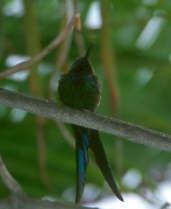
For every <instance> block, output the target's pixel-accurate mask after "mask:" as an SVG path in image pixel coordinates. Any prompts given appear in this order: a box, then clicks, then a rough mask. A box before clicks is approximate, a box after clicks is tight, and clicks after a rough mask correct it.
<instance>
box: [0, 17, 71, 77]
mask: <svg viewBox="0 0 171 209" xmlns="http://www.w3.org/2000/svg"><path fill="white" fill-rule="evenodd" d="M73 25H74V18H72V19H71V21H70V22H69V23H68V24H67V25H66V27H65V28H64V30H63V31H62V32H61V33H60V34H59V35H58V36H57V37H56V38H55V39H54V40H53V41H52V42H51V43H50V44H49V45H48V46H47V47H46V48H45V49H43V51H41V52H40V53H39V54H37V55H36V56H35V57H33V58H32V59H30V60H28V61H25V62H22V63H20V64H17V65H15V66H14V67H12V68H11V69H9V70H7V71H4V72H3V73H0V80H2V79H4V78H6V77H7V76H9V75H11V74H13V73H16V72H19V71H21V70H24V69H26V68H29V67H30V66H32V65H33V64H34V63H36V62H39V61H40V60H41V59H42V58H43V57H45V56H46V55H47V54H48V53H49V52H50V51H51V50H52V49H54V48H55V47H56V46H57V45H58V44H59V43H61V42H62V41H63V40H64V39H65V38H66V37H67V35H68V34H69V33H70V32H71V31H72V29H73Z"/></svg>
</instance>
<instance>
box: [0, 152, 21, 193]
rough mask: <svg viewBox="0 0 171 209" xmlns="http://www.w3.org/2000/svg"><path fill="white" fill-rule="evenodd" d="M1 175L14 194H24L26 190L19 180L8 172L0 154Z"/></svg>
mask: <svg viewBox="0 0 171 209" xmlns="http://www.w3.org/2000/svg"><path fill="white" fill-rule="evenodd" d="M0 177H1V179H2V182H3V183H4V184H5V185H6V187H7V188H8V189H9V190H10V192H11V193H12V194H22V195H23V196H24V192H23V190H22V188H21V187H20V185H19V184H18V183H17V181H16V180H15V179H14V178H13V177H12V175H11V174H10V173H9V172H8V170H7V168H6V166H5V164H4V162H3V160H2V157H1V156H0Z"/></svg>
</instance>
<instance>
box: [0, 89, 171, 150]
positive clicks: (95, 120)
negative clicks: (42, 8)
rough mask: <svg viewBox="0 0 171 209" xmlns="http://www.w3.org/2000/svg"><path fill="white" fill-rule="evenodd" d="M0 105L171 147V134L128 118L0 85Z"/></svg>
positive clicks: (167, 148) (163, 147) (145, 142)
mask: <svg viewBox="0 0 171 209" xmlns="http://www.w3.org/2000/svg"><path fill="white" fill-rule="evenodd" d="M0 105H5V106H10V107H12V108H19V109H22V110H25V111H28V112H30V113H33V114H36V115H40V116H42V117H45V118H51V119H53V120H56V121H62V122H66V123H71V124H75V125H80V126H83V127H87V128H91V129H96V130H99V131H103V132H106V133H110V134H113V135H116V136H119V137H123V138H126V139H128V140H129V141H132V142H135V143H139V144H144V145H147V146H152V147H156V148H158V149H161V150H166V151H171V136H170V135H168V134H165V133H162V132H159V131H154V130H151V129H148V128H144V127H143V126H138V125H134V124H132V123H129V122H125V121H121V120H117V119H115V118H109V117H106V116H103V115H97V114H95V113H92V112H89V111H79V110H75V109H72V108H69V107H67V106H64V105H61V104H57V103H54V102H50V101H48V100H43V99H38V98H36V97H31V96H27V95H24V94H20V93H17V92H13V91H8V90H3V89H0Z"/></svg>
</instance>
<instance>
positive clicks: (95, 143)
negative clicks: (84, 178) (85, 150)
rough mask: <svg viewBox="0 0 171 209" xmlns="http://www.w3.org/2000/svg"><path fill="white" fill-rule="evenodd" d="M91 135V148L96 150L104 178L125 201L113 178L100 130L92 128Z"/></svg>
mask: <svg viewBox="0 0 171 209" xmlns="http://www.w3.org/2000/svg"><path fill="white" fill-rule="evenodd" d="M90 136H91V140H90V142H89V143H90V148H91V149H92V151H93V152H94V156H95V160H96V162H97V165H98V166H99V168H100V170H101V172H102V174H103V176H104V178H105V179H106V181H107V182H108V184H109V186H110V187H111V189H112V191H113V192H114V194H115V195H116V196H117V197H118V199H120V200H121V201H124V200H123V198H122V196H121V193H120V191H119V189H118V187H117V185H116V183H115V180H114V178H113V175H112V172H111V169H110V167H109V163H108V160H107V157H106V153H105V150H104V147H103V144H102V143H101V141H100V138H99V133H98V131H95V130H91V131H90Z"/></svg>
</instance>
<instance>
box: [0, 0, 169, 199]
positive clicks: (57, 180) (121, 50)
mask: <svg viewBox="0 0 171 209" xmlns="http://www.w3.org/2000/svg"><path fill="white" fill-rule="evenodd" d="M9 2H10V3H12V2H14V0H13V1H12V0H11V1H3V4H2V5H1V7H0V10H1V11H0V20H1V21H0V24H1V30H0V46H1V47H0V69H1V70H0V72H2V69H4V70H5V69H7V67H9V66H7V59H9V57H10V56H11V55H20V56H28V55H29V52H28V47H27V44H28V43H27V35H28V36H32V34H31V33H30V34H28V33H29V32H26V31H29V30H26V25H25V24H26V22H25V17H24V14H25V13H24V14H21V15H6V14H5V12H4V8H5V7H7V5H8V4H9ZM64 2H65V1H56V0H49V1H48V3H47V2H44V1H41V0H36V1H30V4H34V5H33V6H34V12H35V14H36V22H37V23H36V27H37V29H38V31H39V35H40V37H39V38H38V39H40V40H38V41H40V45H41V48H44V47H45V46H47V45H48V44H49V42H50V41H51V40H52V39H53V38H54V37H55V36H56V35H57V34H58V33H59V32H60V30H61V22H62V20H63V15H64ZM93 2H94V1H90V0H86V1H84V0H80V1H79V4H80V14H81V20H82V25H83V29H82V31H81V33H82V36H83V39H84V40H85V43H86V44H85V45H86V48H87V46H88V44H89V42H90V41H93V42H94V49H93V54H92V57H91V60H92V63H93V66H94V68H95V71H96V73H97V74H98V76H99V78H100V81H101V83H102V90H103V91H102V101H101V106H100V108H99V109H98V113H101V114H104V115H108V116H111V115H112V110H111V108H110V94H109V92H108V85H107V81H106V79H105V75H104V71H103V67H102V63H101V58H100V53H99V52H100V50H101V48H100V32H101V31H100V29H90V28H88V27H86V25H85V22H86V17H87V14H88V11H89V8H90V6H91V4H92V3H93ZM23 3H24V4H25V3H26V1H23ZM108 3H109V4H110V14H112V15H110V18H111V19H110V22H111V25H110V27H111V30H112V34H111V36H112V43H111V46H112V49H113V58H114V59H115V60H116V74H117V77H116V80H117V88H118V89H117V91H118V94H119V113H118V117H119V118H120V119H122V120H126V121H130V122H133V123H136V124H140V125H143V126H146V127H149V128H152V129H156V130H160V131H163V132H167V133H170V134H171V129H170V122H171V114H170V107H171V99H170V87H171V84H170V83H171V71H170V62H171V46H170V44H169V43H170V34H171V25H170V18H171V17H170V14H171V2H170V1H169V0H158V1H155V0H142V1H138V0H133V1H131V0H125V1H124V2H123V1H119V0H116V1H112V0H111V1H110V0H108ZM156 17H157V18H161V19H162V21H163V25H162V27H161V31H160V33H159V35H158V36H157V37H156V40H154V43H153V44H151V45H150V44H149V45H148V46H147V47H146V48H143V47H137V45H138V44H137V40H138V39H139V38H140V35H142V31H143V30H144V28H145V27H146V25H147V24H148V23H149V21H150V20H151V19H152V18H156ZM153 24H154V23H153ZM151 30H152V29H151ZM26 33H27V35H26ZM156 33H157V32H156ZM147 36H148V38H149V36H150V34H148V35H147ZM153 38H154V37H153ZM58 52H59V48H57V49H55V50H54V51H53V52H52V53H50V54H49V55H48V56H47V57H46V58H45V59H44V60H43V61H42V62H41V63H40V64H39V71H38V72H39V73H38V77H39V79H40V80H41V86H37V88H40V89H41V91H42V95H43V97H45V98H47V96H48V90H47V89H48V85H49V79H50V73H51V72H52V70H53V69H54V68H55V61H56V54H57V53H58ZM77 56H78V49H77V47H76V42H75V41H74V38H73V40H72V43H71V48H70V51H69V56H68V61H67V65H68V66H70V64H71V63H72V62H73V60H74V59H75V58H76V57H77ZM114 56H115V57H114ZM42 71H44V73H40V72H42ZM0 87H2V88H10V89H14V90H17V91H19V92H23V93H26V94H32V93H33V92H32V91H31V90H30V89H31V87H30V83H29V79H26V80H22V81H19V80H15V79H13V78H12V77H10V78H7V79H4V80H2V81H0ZM41 87H42V88H41ZM56 98H57V97H56ZM57 102H59V101H58V98H57ZM14 115H15V112H14V110H12V109H10V108H6V107H0V138H1V140H0V153H1V155H2V156H3V159H4V160H5V162H6V164H7V167H8V168H9V170H10V171H11V173H12V174H13V175H14V176H15V177H16V179H17V180H18V181H19V182H20V183H21V185H22V186H23V187H24V189H25V191H26V192H27V193H29V194H30V195H32V196H42V195H53V196H54V197H59V198H61V195H62V193H63V192H64V191H65V190H66V189H67V188H70V187H72V188H73V187H74V185H75V155H74V151H73V149H72V148H71V147H70V146H69V145H68V143H67V142H66V141H65V140H64V139H63V136H62V134H61V133H60V130H59V129H58V127H57V126H56V124H55V122H53V121H49V120H46V121H45V126H44V135H45V143H46V150H47V172H48V176H49V180H50V185H52V186H51V189H50V190H48V189H47V188H46V186H44V185H43V183H42V181H41V179H40V174H39V173H40V172H39V166H38V160H37V159H38V157H37V156H38V153H37V142H36V140H37V125H36V120H35V116H33V115H30V114H28V113H27V114H26V115H25V117H24V118H23V119H22V120H19V121H18V120H17V119H15V117H14ZM67 127H68V126H67ZM68 128H69V127H68ZM101 137H102V141H103V143H104V145H105V147H106V150H107V154H108V156H109V159H110V163H111V165H112V168H113V169H114V170H116V163H115V162H116V160H115V159H114V158H115V157H116V154H115V153H114V151H115V143H114V138H113V136H109V135H106V134H103V133H101ZM117 140H118V139H117ZM169 162H170V154H169V153H167V152H163V151H161V150H157V149H153V148H150V147H145V146H143V145H137V144H133V143H130V142H126V141H124V142H123V171H122V175H124V174H125V173H126V172H127V171H128V170H129V169H131V168H136V169H137V170H139V171H140V172H141V174H142V177H143V180H142V185H145V186H146V187H147V188H149V189H150V188H151V189H153V188H155V186H156V185H157V181H162V180H164V178H166V172H165V171H167V168H168V166H169ZM116 173H117V171H116ZM122 175H121V176H122ZM121 176H119V175H118V176H117V177H118V179H120V181H121ZM87 182H90V183H92V184H96V185H98V186H99V187H100V186H101V187H102V186H103V177H102V176H101V174H100V172H99V171H98V170H97V168H96V167H95V166H94V164H91V165H90V166H89V169H88V176H87ZM122 187H123V190H124V189H125V190H126V189H128V188H126V187H125V186H124V185H123V186H122ZM137 191H140V190H138V188H137ZM6 194H7V191H6V190H5V188H4V186H3V185H2V184H1V183H0V196H6Z"/></svg>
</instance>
